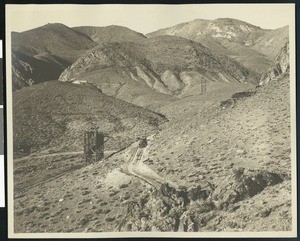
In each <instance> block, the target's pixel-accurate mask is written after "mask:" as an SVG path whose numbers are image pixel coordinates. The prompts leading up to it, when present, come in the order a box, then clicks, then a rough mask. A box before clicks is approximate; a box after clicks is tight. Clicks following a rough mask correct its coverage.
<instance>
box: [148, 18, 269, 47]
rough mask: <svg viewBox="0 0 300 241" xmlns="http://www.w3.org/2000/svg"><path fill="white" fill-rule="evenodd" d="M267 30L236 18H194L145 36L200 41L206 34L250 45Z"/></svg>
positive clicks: (218, 38)
mask: <svg viewBox="0 0 300 241" xmlns="http://www.w3.org/2000/svg"><path fill="white" fill-rule="evenodd" d="M267 31H268V30H264V29H261V28H259V27H257V26H254V25H251V24H249V23H246V22H243V21H240V20H237V19H230V18H219V19H216V20H204V19H196V20H193V21H190V22H186V23H181V24H178V25H175V26H173V27H170V28H165V29H160V30H157V31H155V32H152V33H149V34H147V36H148V37H153V36H158V35H175V36H180V37H184V38H188V39H192V40H194V41H200V40H201V38H202V37H203V36H206V37H210V38H213V39H217V40H219V41H220V42H222V41H224V40H226V41H227V40H229V41H233V42H236V43H239V44H242V45H250V44H252V43H253V42H254V41H255V40H256V39H258V38H259V37H261V36H263V35H264V34H265V33H266V32H267Z"/></svg>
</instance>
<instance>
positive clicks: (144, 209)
mask: <svg viewBox="0 0 300 241" xmlns="http://www.w3.org/2000/svg"><path fill="white" fill-rule="evenodd" d="M289 178H290V177H289V176H288V175H284V174H277V173H271V172H267V171H256V170H245V169H244V168H239V169H234V170H233V173H232V175H229V176H227V177H225V178H224V180H222V181H221V182H220V183H217V184H212V183H210V182H203V183H201V184H200V185H198V186H195V187H191V188H189V189H187V188H185V187H180V188H179V189H178V190H177V189H175V188H173V187H171V186H169V185H168V184H162V185H161V187H160V189H154V190H150V191H149V192H148V193H146V194H144V196H142V197H141V199H140V201H139V202H134V203H132V202H131V203H128V208H127V213H126V215H125V217H124V218H123V220H121V221H120V222H119V224H118V225H117V227H116V228H117V230H118V231H175V232H176V231H179V232H197V231H200V229H201V227H203V226H205V225H206V223H207V222H209V218H207V219H206V213H209V212H211V211H214V210H223V211H227V210H230V211H232V209H234V206H233V205H234V204H235V203H237V202H239V201H242V200H244V199H246V198H251V197H253V196H254V195H256V194H258V193H260V192H261V191H262V190H264V189H265V188H266V187H268V186H272V185H276V184H278V183H281V182H283V180H284V179H289Z"/></svg>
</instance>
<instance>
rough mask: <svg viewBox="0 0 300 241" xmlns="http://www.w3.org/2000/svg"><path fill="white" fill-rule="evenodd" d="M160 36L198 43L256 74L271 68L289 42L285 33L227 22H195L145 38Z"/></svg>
mask: <svg viewBox="0 0 300 241" xmlns="http://www.w3.org/2000/svg"><path fill="white" fill-rule="evenodd" d="M282 34H283V35H282ZM159 35H175V36H180V37H183V38H187V39H191V40H194V41H197V42H199V43H201V44H203V45H204V46H206V47H207V48H209V49H210V50H211V51H213V52H214V53H215V54H218V55H225V56H228V57H230V58H233V59H235V60H236V61H238V62H240V63H241V64H243V65H244V66H246V67H247V68H250V69H251V70H253V71H255V72H257V73H259V74H262V73H264V72H265V71H266V70H268V69H269V68H270V67H271V66H272V64H273V62H272V61H273V60H274V57H275V56H276V54H277V53H278V52H279V51H280V48H281V47H283V45H284V44H285V40H286V39H288V36H287V35H286V30H284V29H279V30H268V29H261V28H260V27H257V26H254V25H251V24H249V23H246V22H243V21H240V20H236V19H227V18H225V19H224V18H220V19H216V20H202V19H196V20H194V21H191V22H187V23H182V24H178V25H175V26H173V27H170V28H165V29H161V30H158V31H155V32H152V33H149V34H147V36H148V37H153V36H159ZM274 53H275V56H274Z"/></svg>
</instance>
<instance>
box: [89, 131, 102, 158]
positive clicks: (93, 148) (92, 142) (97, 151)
mask: <svg viewBox="0 0 300 241" xmlns="http://www.w3.org/2000/svg"><path fill="white" fill-rule="evenodd" d="M84 156H85V161H86V162H87V163H91V162H98V161H100V160H102V159H103V158H104V135H103V133H101V132H98V131H97V130H92V131H86V132H85V133H84Z"/></svg>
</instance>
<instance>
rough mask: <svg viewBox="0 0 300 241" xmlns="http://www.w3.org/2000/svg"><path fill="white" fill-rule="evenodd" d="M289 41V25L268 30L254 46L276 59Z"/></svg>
mask: <svg viewBox="0 0 300 241" xmlns="http://www.w3.org/2000/svg"><path fill="white" fill-rule="evenodd" d="M288 41H289V26H285V27H283V28H279V29H275V30H273V31H269V32H267V33H266V34H265V35H263V36H262V37H261V38H260V39H258V40H257V42H256V43H255V44H254V45H253V46H252V48H253V49H255V50H257V51H259V52H261V53H263V54H265V55H266V56H268V57H269V58H270V59H272V60H274V59H275V58H276V56H277V55H278V53H279V52H280V51H281V49H282V48H283V47H284V46H285V45H286V43H287V42H288Z"/></svg>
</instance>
